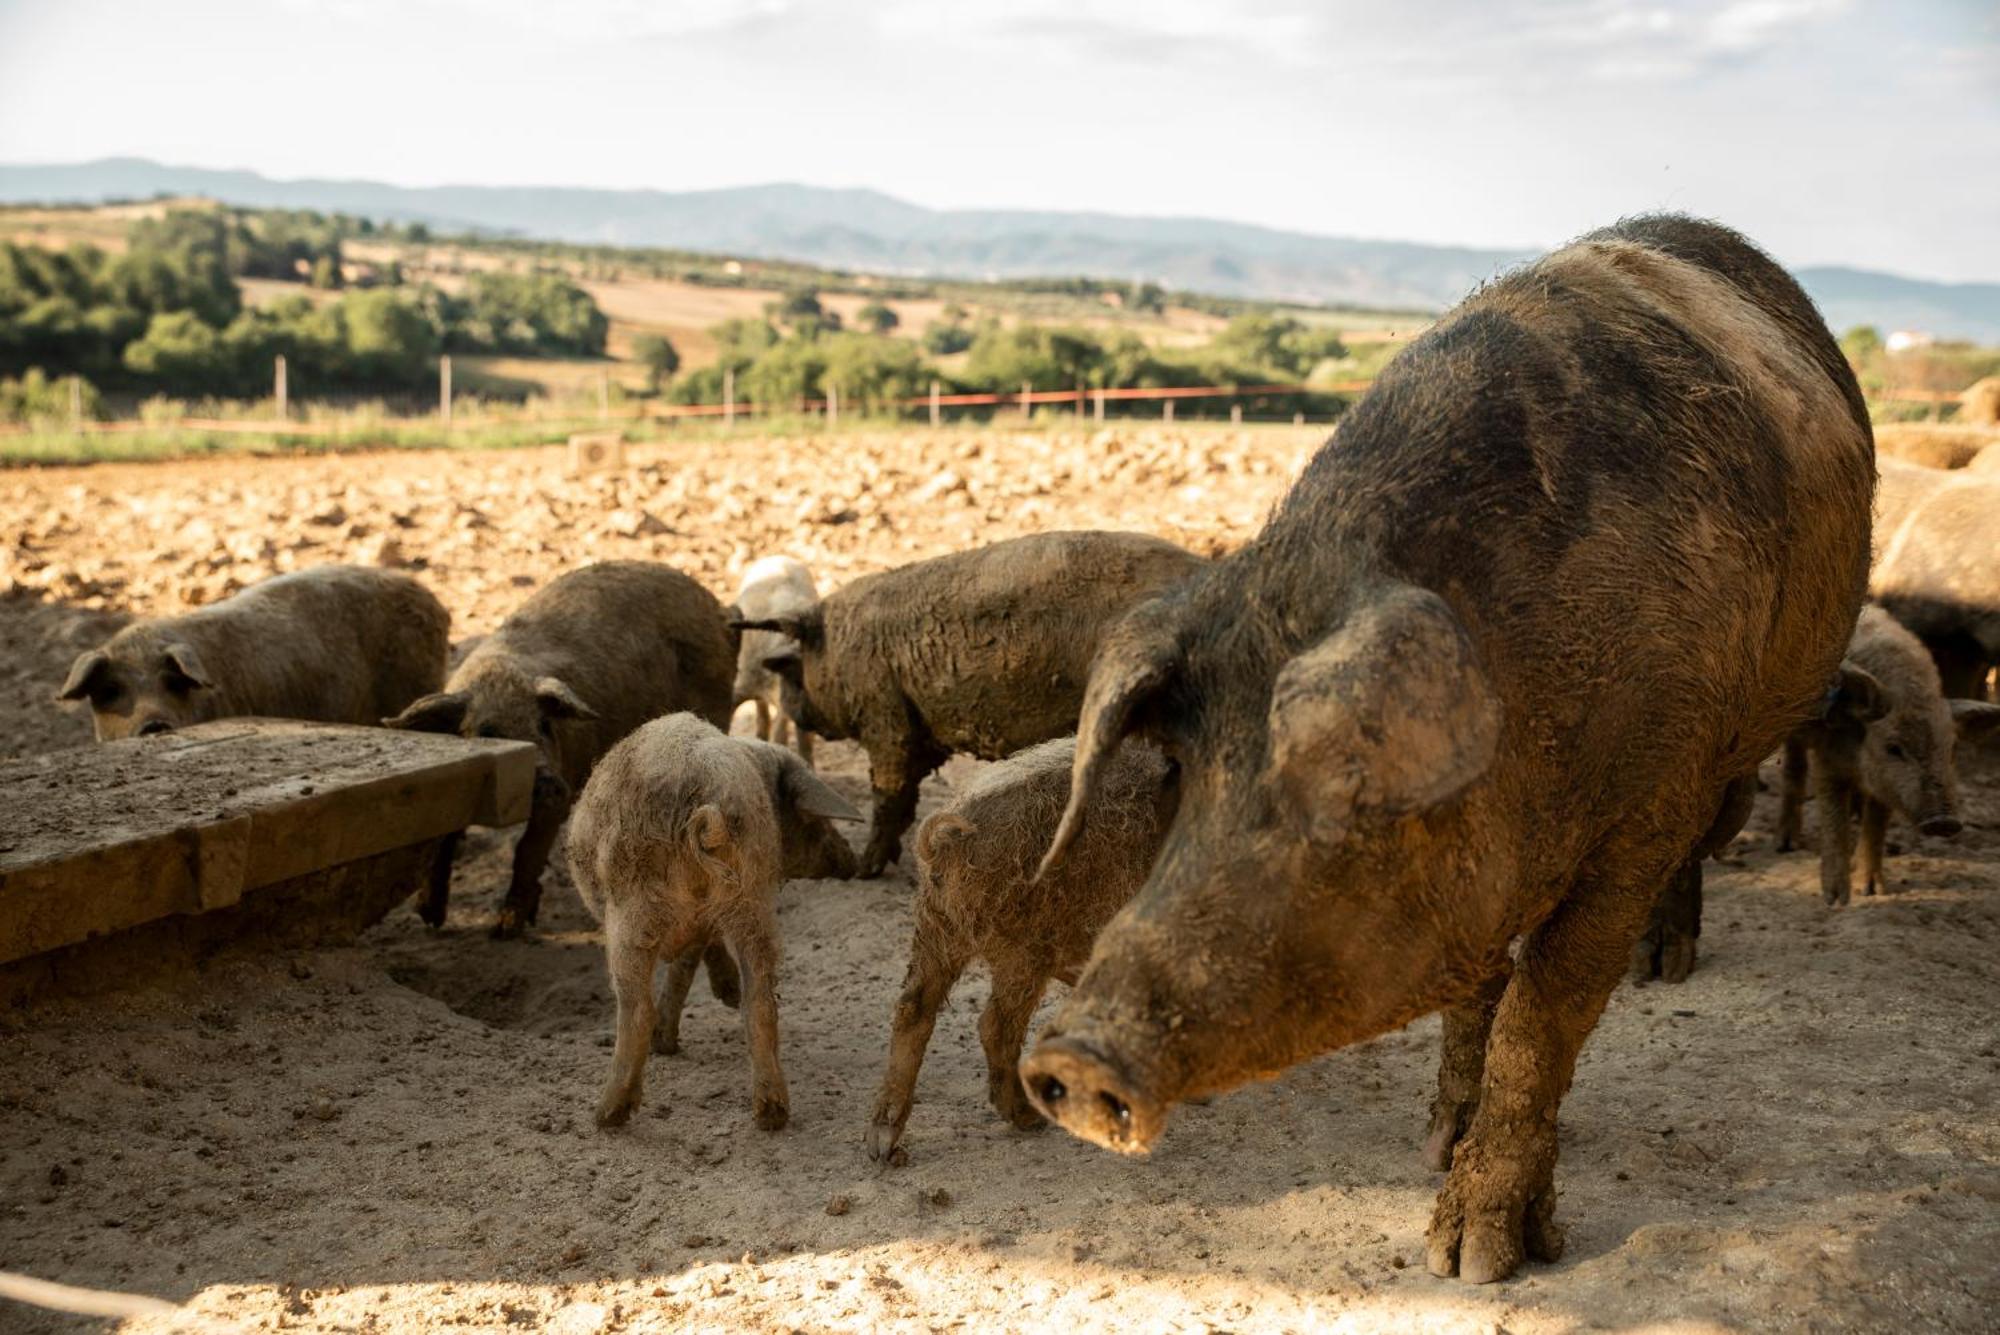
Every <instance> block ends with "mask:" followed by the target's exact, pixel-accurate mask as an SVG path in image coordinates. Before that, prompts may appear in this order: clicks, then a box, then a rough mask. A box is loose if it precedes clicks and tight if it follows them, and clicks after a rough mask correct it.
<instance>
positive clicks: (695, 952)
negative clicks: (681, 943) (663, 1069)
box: [653, 946, 701, 1057]
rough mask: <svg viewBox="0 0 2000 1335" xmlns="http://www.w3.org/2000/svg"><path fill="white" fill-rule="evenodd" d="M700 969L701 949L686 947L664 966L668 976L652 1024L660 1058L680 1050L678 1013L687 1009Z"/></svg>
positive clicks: (679, 1019) (662, 986)
mask: <svg viewBox="0 0 2000 1335" xmlns="http://www.w3.org/2000/svg"><path fill="white" fill-rule="evenodd" d="M700 967H701V947H700V946H689V947H688V948H687V949H686V950H683V951H682V952H681V953H680V954H678V955H676V956H674V957H673V958H672V959H671V960H669V961H668V962H667V976H666V978H665V979H664V980H662V981H661V983H660V1000H659V1005H658V1008H657V1011H658V1017H659V1018H658V1019H656V1020H655V1021H654V1022H653V1051H655V1052H657V1053H659V1054H660V1055H661V1056H662V1057H672V1056H674V1055H675V1054H677V1053H678V1052H679V1051H680V1050H681V1012H682V1011H683V1010H686V1009H687V999H688V989H689V988H691V987H693V986H694V975H695V970H697V969H699V968H700Z"/></svg>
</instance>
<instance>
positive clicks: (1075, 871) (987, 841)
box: [868, 737, 1174, 1159]
mask: <svg viewBox="0 0 2000 1335" xmlns="http://www.w3.org/2000/svg"><path fill="white" fill-rule="evenodd" d="M1075 755H1076V739H1075V738H1073V737H1065V738H1062V739H1060V740H1058V741H1053V742H1044V743H1042V744H1041V745H1040V746H1032V747H1029V748H1028V749H1027V750H1025V751H1022V752H1020V753H1018V754H1016V755H1013V756H1010V757H1008V758H1007V759H1006V760H1003V761H1001V762H1000V763H999V764H997V765H994V766H991V767H990V768H988V769H986V770H984V771H982V772H981V773H980V774H978V775H977V776H975V777H974V778H973V780H972V781H971V782H970V783H968V784H967V785H966V786H965V788H964V789H963V790H961V791H960V792H959V793H958V794H956V795H955V796H954V797H953V798H952V800H951V802H950V804H949V805H948V806H946V807H945V808H944V809H943V810H941V811H939V812H937V813H936V814H935V815H933V816H931V818H930V819H929V820H926V821H925V822H924V823H923V824H922V825H920V826H918V827H917V884H918V890H917V902H916V924H915V927H914V929H913V931H912V932H911V936H910V967H909V971H908V972H907V974H906V975H905V976H904V978H903V991H902V995H901V996H900V997H899V998H898V999H897V1001H896V1011H895V1016H894V1019H893V1021H892V1024H891V1032H890V1036H889V1065H888V1069H887V1070H886V1071H885V1072H884V1073H883V1076H882V1091H881V1094H880V1096H879V1097H877V1099H876V1100H875V1113H874V1117H873V1119H872V1120H871V1122H870V1124H869V1128H868V1154H869V1157H871V1158H876V1159H881V1158H886V1157H890V1156H893V1155H894V1154H895V1153H896V1150H897V1146H898V1145H899V1143H900V1142H901V1140H902V1138H903V1126H904V1124H905V1123H906V1122H908V1121H909V1117H910V1103H911V1100H912V1097H913V1095H914V1093H915V1091H916V1086H917V1071H918V1068H919V1067H921V1066H922V1065H923V1060H924V1049H925V1048H926V1047H927V1046H929V1044H930V1039H931V1028H932V1026H933V1025H935V1024H936V1023H937V1013H938V1008H939V1007H940V1006H942V1005H944V1002H945V998H946V997H947V996H949V995H950V993H951V988H952V984H954V983H956V982H957V981H958V976H959V975H960V974H962V973H964V972H965V967H966V966H967V965H968V964H970V963H971V962H972V961H974V960H984V961H985V962H986V966H987V969H988V970H989V971H990V972H991V974H992V976H993V990H992V994H991V996H990V997H989V999H988V1001H987V1004H986V1011H985V1013H984V1014H983V1015H981V1016H980V1019H979V1041H980V1044H981V1046H983V1047H984V1048H985V1050H986V1097H987V1100H988V1101H989V1102H991V1103H992V1105H993V1110H994V1111H995V1112H997V1113H999V1114H1000V1116H1001V1117H1003V1118H1005V1119H1006V1120H1007V1121H1009V1122H1011V1123H1013V1124H1014V1125H1015V1126H1017V1127H1020V1128H1022V1129H1023V1130H1026V1129H1028V1128H1031V1127H1036V1126H1040V1125H1041V1123H1042V1118H1041V1115H1040V1114H1039V1113H1037V1112H1036V1111H1035V1110H1034V1108H1033V1107H1032V1106H1031V1105H1030V1104H1029V1102H1028V1100H1027V1097H1026V1096H1025V1095H1024V1094H1023V1093H1022V1092H1021V1078H1020V1075H1019V1074H1018V1071H1017V1068H1018V1067H1019V1065H1020V1061H1021V1041H1022V1038H1023V1037H1024V1036H1025V1035H1026V1033H1027V1031H1028V1020H1029V1018H1030V1017H1031V1016H1033V1015H1034V1013H1035V1007H1036V1005H1037V1004H1039V1003H1040V1001H1041V999H1042V990H1043V989H1044V988H1045V987H1047V986H1048V981H1049V979H1051V978H1059V979H1061V980H1062V981H1063V982H1065V983H1074V982H1075V981H1076V975H1077V970H1079V969H1080V968H1082V967H1083V962H1084V960H1085V959H1086V958H1087V957H1088V956H1089V954H1090V945H1091V942H1092V941H1094V940H1096V939H1097V933H1098V930H1099V929H1100V928H1102V927H1103V926H1104V924H1105V923H1107V922H1109V921H1110V920H1111V915H1112V914H1114V913H1116V912H1117V911H1118V910H1119V909H1121V908H1123V907H1124V905H1125V902H1126V901H1127V900H1129V899H1130V898H1131V897H1132V895H1133V894H1134V892H1136V891H1137V890H1138V888H1139V885H1140V883H1141V882H1143V881H1144V880H1145V879H1146V873H1147V871H1148V870H1149V869H1151V867H1152V865H1153V856H1154V854H1156V853H1157V852H1159V848H1160V838H1161V836H1162V835H1163V834H1165V833H1166V825H1167V821H1168V820H1169V819H1170V818H1171V817H1172V815H1173V810H1174V800H1173V772H1172V770H1171V768H1170V767H1169V766H1168V764H1167V761H1166V757H1165V756H1163V755H1161V754H1160V752H1159V751H1157V750H1155V749H1154V748H1152V747H1150V746H1146V745H1144V744H1143V743H1139V742H1128V743H1126V744H1125V745H1124V746H1122V747H1120V748H1119V750H1118V753H1117V754H1116V755H1115V756H1113V757H1112V759H1111V760H1110V762H1109V764H1108V765H1107V767H1106V769H1105V772H1104V776H1103V778H1102V779H1100V780H1099V782H1098V789H1097V796H1096V800H1095V803H1094V805H1093V806H1092V808H1091V819H1090V823H1089V824H1088V825H1087V826H1085V827H1084V830H1083V833H1082V834H1080V835H1079V836H1078V837H1077V840H1076V843H1075V845H1074V846H1073V847H1072V848H1071V849H1070V853H1069V856H1068V857H1066V858H1065V859H1064V860H1063V864H1062V865H1061V866H1060V867H1057V868H1055V869H1054V870H1052V871H1051V872H1050V873H1049V874H1048V875H1047V876H1044V877H1042V878H1040V879H1039V880H1037V879H1036V877H1035V868H1036V864H1037V863H1039V862H1040V861H1041V858H1042V854H1043V853H1044V852H1045V851H1047V849H1048V846H1049V840H1050V838H1051V837H1052V836H1053V835H1054V834H1055V829H1056V822H1057V821H1058V820H1059V819H1060V818H1061V816H1062V810H1063V803H1064V801H1065V800H1066V799H1067V798H1068V797H1069V775H1070V766H1071V762H1072V760H1073V759H1074V757H1075Z"/></svg>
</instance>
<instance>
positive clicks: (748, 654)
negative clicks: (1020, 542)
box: [729, 556, 819, 765]
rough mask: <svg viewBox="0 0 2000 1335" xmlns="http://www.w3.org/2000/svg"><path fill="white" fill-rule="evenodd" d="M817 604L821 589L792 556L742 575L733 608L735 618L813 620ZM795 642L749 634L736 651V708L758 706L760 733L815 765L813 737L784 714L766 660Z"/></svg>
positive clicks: (778, 685)
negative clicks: (745, 705)
mask: <svg viewBox="0 0 2000 1335" xmlns="http://www.w3.org/2000/svg"><path fill="white" fill-rule="evenodd" d="M818 606H819V588H818V586H817V585H815V584H814V583H813V574H812V571H811V570H810V569H809V568H808V567H807V566H806V563H805V562H803V561H797V560H794V559H792V558H791V557H789V556H766V557H763V558H762V559H760V560H756V561H752V562H751V563H750V565H749V567H748V568H747V569H745V570H744V572H743V587H742V588H741V589H740V590H738V592H737V594H736V604H735V606H733V607H731V608H730V609H729V611H730V614H731V616H732V617H733V618H735V619H737V620H744V619H749V620H769V619H771V618H774V617H783V616H794V617H805V616H810V615H811V614H812V611H813V609H814V608H816V607H818ZM789 648H791V644H790V642H789V641H788V640H786V638H785V637H784V635H783V634H781V633H780V632H778V631H775V630H746V631H744V632H743V643H742V646H741V647H740V648H738V649H737V651H736V698H735V701H734V706H733V707H740V706H742V705H743V704H745V703H752V704H755V705H756V706H757V735H758V736H759V737H761V738H763V739H764V740H765V741H767V742H776V743H777V744H778V745H780V746H783V745H785V744H786V743H787V742H788V741H789V742H790V743H791V744H792V745H794V746H796V747H797V749H798V753H799V755H800V756H802V757H803V758H804V759H805V762H806V763H807V764H808V765H810V764H812V758H813V739H812V734H811V733H810V732H807V731H806V730H805V729H804V728H800V727H797V726H796V725H795V724H793V722H792V720H791V716H790V715H789V714H787V713H785V704H784V699H783V693H782V688H783V683H782V682H780V681H779V680H778V678H777V676H776V675H775V674H773V673H772V671H771V669H769V668H767V667H765V666H764V660H765V659H767V658H770V657H772V656H773V655H776V654H781V653H784V652H785V651H786V650H788V649H789Z"/></svg>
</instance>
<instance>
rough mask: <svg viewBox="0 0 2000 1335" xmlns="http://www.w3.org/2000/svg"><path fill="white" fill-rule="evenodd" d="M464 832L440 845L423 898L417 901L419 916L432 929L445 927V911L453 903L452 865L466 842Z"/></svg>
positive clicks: (449, 837)
mask: <svg viewBox="0 0 2000 1335" xmlns="http://www.w3.org/2000/svg"><path fill="white" fill-rule="evenodd" d="M464 838H465V832H464V831H463V830H461V831H459V832H458V833H456V834H448V835H446V836H445V837H444V839H443V841H442V842H440V843H439V844H438V850H437V860H436V861H435V862H433V863H431V875H430V880H429V882H428V883H427V884H426V885H425V886H424V893H423V897H422V898H420V899H419V900H417V916H418V917H419V918H422V919H423V920H424V921H425V922H426V923H428V924H430V925H431V926H432V927H442V926H444V915H445V909H446V908H447V907H448V906H449V905H450V903H451V864H452V861H453V859H455V858H456V857H457V856H458V846H459V844H460V843H461V842H462V841H463V840H464Z"/></svg>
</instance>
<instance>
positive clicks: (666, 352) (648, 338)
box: [632, 334, 681, 394]
mask: <svg viewBox="0 0 2000 1335" xmlns="http://www.w3.org/2000/svg"><path fill="white" fill-rule="evenodd" d="M632 360H634V361H636V362H638V363H639V365H641V366H643V367H645V368H646V384H647V387H648V388H650V389H651V390H652V391H653V392H654V393H655V394H657V393H659V392H660V386H661V385H663V384H665V383H666V382H667V381H669V380H671V379H672V378H673V375H674V372H676V371H678V370H680V369H681V354H680V351H679V349H677V348H675V347H674V345H673V344H672V343H670V342H669V341H667V339H665V338H663V337H662V336H660V335H659V334H640V335H639V336H638V337H637V338H634V339H633V340H632Z"/></svg>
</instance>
